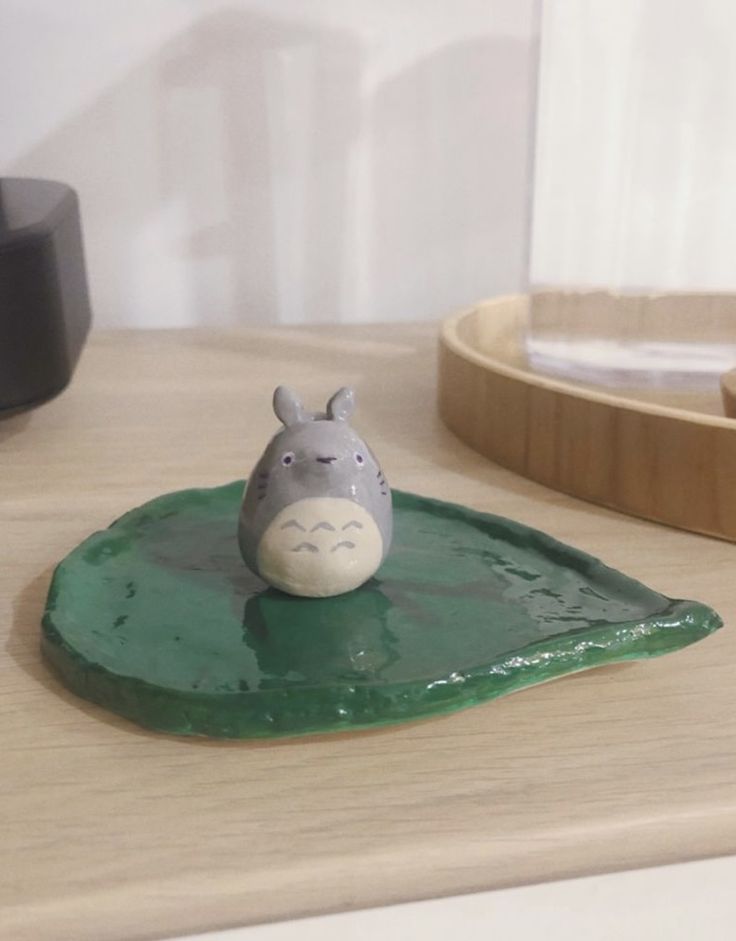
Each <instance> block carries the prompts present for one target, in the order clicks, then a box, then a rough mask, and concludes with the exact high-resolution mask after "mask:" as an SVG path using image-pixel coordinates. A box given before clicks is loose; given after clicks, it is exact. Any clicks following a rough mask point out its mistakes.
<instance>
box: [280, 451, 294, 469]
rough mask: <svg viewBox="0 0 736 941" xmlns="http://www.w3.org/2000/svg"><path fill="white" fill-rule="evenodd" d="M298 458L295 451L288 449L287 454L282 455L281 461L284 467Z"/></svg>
mask: <svg viewBox="0 0 736 941" xmlns="http://www.w3.org/2000/svg"><path fill="white" fill-rule="evenodd" d="M295 459H296V454H294V452H293V451H287V452H286V454H282V455H281V463H282V464H283V465H284V467H288V466H289V464H293V463H294V460H295Z"/></svg>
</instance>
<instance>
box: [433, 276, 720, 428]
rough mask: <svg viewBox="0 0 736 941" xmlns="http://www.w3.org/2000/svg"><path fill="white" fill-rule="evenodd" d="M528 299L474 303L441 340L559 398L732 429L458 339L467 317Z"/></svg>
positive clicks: (443, 330)
mask: <svg viewBox="0 0 736 941" xmlns="http://www.w3.org/2000/svg"><path fill="white" fill-rule="evenodd" d="M530 298H531V295H529V294H505V295H502V296H500V297H494V298H489V299H487V300H484V301H480V302H479V303H477V304H473V305H472V306H471V307H466V308H463V309H462V310H460V311H458V312H457V313H456V314H453V315H452V316H450V317H448V318H446V319H445V320H444V321H443V322H442V324H441V327H440V341H441V342H442V343H444V344H445V345H446V346H447V347H448V348H449V349H451V350H452V351H453V352H455V353H457V354H458V355H459V356H461V357H463V358H465V359H468V360H471V361H472V362H474V363H476V364H477V365H479V366H482V367H483V368H484V369H489V370H492V371H493V372H496V373H499V374H500V375H503V376H507V377H508V378H510V379H515V380H517V381H518V382H522V383H524V384H526V385H529V386H536V387H538V388H540V389H548V390H550V391H552V392H558V393H561V394H562V395H566V396H571V397H572V398H577V399H583V400H585V401H589V402H599V403H601V404H604V405H610V406H613V407H614V408H619V409H620V408H627V409H630V410H631V411H636V412H643V413H645V414H649V415H659V416H662V417H664V418H672V419H676V420H679V421H688V422H694V423H696V424H699V425H710V426H711V427H716V428H727V429H729V430H733V428H734V421H735V419H733V418H729V417H727V416H720V415H708V414H706V413H705V412H698V411H694V410H692V409H685V408H678V407H676V406H673V405H661V404H658V403H656V402H643V401H640V400H639V399H636V398H632V397H631V396H627V395H614V394H613V393H610V392H602V391H599V390H596V389H589V388H581V387H580V386H577V385H574V384H572V383H569V382H565V381H564V380H563V379H557V378H554V377H553V376H545V375H542V374H540V373H536V372H533V371H532V370H526V369H520V368H518V367H516V366H512V365H511V364H509V363H507V362H504V361H503V360H502V359H498V358H496V357H494V356H491V355H489V354H488V353H483V352H481V351H480V350H478V349H477V348H476V347H474V346H472V345H471V344H470V343H467V342H466V341H465V340H463V339H462V338H461V336H460V332H459V330H460V325H461V324H462V323H463V322H464V321H465V320H466V319H467V318H469V317H471V316H474V315H477V314H478V313H479V312H480V313H486V314H490V313H491V312H492V311H493V309H494V308H497V309H503V308H504V307H508V306H509V305H511V304H519V303H522V302H524V301H528V300H529V299H530Z"/></svg>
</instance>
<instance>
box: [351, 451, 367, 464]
mask: <svg viewBox="0 0 736 941" xmlns="http://www.w3.org/2000/svg"><path fill="white" fill-rule="evenodd" d="M353 457H354V458H355V463H356V464H362V463H363V462H364V461H365V458H364V457H363V455H362V454H361V453H360V451H356V452H355V454H354V455H353Z"/></svg>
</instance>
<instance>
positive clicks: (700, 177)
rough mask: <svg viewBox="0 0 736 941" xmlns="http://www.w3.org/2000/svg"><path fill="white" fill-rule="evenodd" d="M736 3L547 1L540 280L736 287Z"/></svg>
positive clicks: (537, 225) (538, 186)
mask: <svg viewBox="0 0 736 941" xmlns="http://www.w3.org/2000/svg"><path fill="white" fill-rule="evenodd" d="M735 41H736V3H734V2H733V0H546V2H545V5H544V13H543V18H542V43H541V46H542V55H541V66H540V97H539V112H538V129H537V147H536V158H537V159H536V179H535V207H534V236H533V250H532V270H531V276H532V280H533V281H534V282H536V283H537V284H543V285H567V286H611V287H613V288H616V289H620V288H629V289H634V290H635V289H642V288H643V289H653V290H713V291H718V290H724V291H733V290H736V263H735V262H734V245H736V54H735V53H734V42H735Z"/></svg>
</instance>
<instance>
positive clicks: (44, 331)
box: [0, 179, 91, 418]
mask: <svg viewBox="0 0 736 941" xmlns="http://www.w3.org/2000/svg"><path fill="white" fill-rule="evenodd" d="M90 322H91V312H90V305H89V293H88V290H87V276H86V270H85V264H84V248H83V245H82V230H81V223H80V217H79V201H78V199H77V194H76V193H75V192H74V190H73V189H72V188H71V187H70V186H67V185H66V184H64V183H57V182H53V181H51V180H32V179H2V180H0V418H3V417H6V416H8V415H10V414H12V413H15V412H17V411H21V410H22V409H26V408H31V407H33V406H34V405H38V404H40V403H41V402H44V401H46V400H47V399H50V398H51V397H52V396H54V395H56V394H57V393H59V392H61V390H62V389H63V388H64V387H65V386H66V385H67V383H68V382H69V380H70V379H71V377H72V373H73V372H74V367H75V366H76V364H77V360H78V359H79V354H80V352H81V350H82V346H83V345H84V341H85V338H86V336H87V333H88V331H89V326H90Z"/></svg>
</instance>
